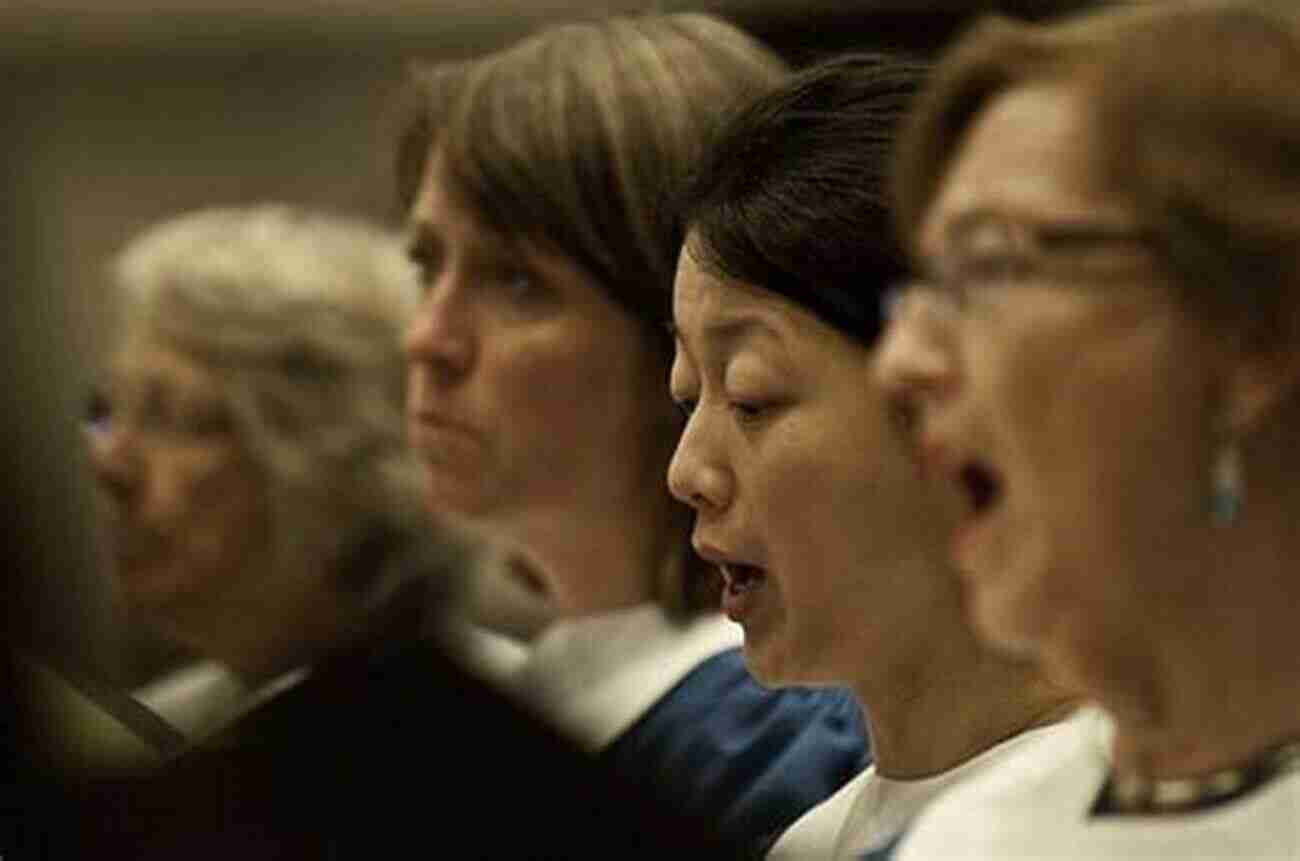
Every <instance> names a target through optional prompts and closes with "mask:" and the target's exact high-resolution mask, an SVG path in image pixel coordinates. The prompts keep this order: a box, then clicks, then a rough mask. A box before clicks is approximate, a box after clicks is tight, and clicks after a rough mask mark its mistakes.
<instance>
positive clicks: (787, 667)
mask: <svg viewBox="0 0 1300 861" xmlns="http://www.w3.org/2000/svg"><path fill="white" fill-rule="evenodd" d="M772 646H773V644H772V643H770V642H769V643H765V644H764V645H762V646H760V645H757V644H755V643H754V641H753V639H752V638H750V636H749V635H748V634H746V635H745V650H744V651H745V668H746V669H748V670H749V674H750V675H751V676H753V677H754V681H756V682H758V683H759V684H760V685H762V686H763V687H765V688H784V687H789V686H791V685H803V684H808V682H807V680H806V679H804V678H803V677H802V675H801V674H800V673H798V672H795V671H794V668H793V667H792V666H791V661H790V659H789V656H788V655H786V654H784V653H783V652H780V651H779V650H776V649H773V648H772Z"/></svg>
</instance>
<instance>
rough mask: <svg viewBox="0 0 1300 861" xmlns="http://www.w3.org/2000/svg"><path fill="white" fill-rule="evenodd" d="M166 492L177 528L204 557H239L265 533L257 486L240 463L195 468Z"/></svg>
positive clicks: (210, 464)
mask: <svg viewBox="0 0 1300 861" xmlns="http://www.w3.org/2000/svg"><path fill="white" fill-rule="evenodd" d="M170 492H171V493H172V494H173V496H172V499H173V502H174V506H175V508H174V510H175V513H176V527H177V529H178V530H183V531H185V532H186V533H187V534H188V536H189V540H188V542H187V543H188V544H189V546H191V547H192V548H194V549H195V550H196V551H198V552H200V553H202V554H203V555H205V556H214V557H217V556H219V557H224V556H228V555H238V554H239V553H240V552H242V548H244V547H246V546H248V545H250V544H252V543H255V541H256V540H257V538H258V537H259V536H261V535H262V533H263V532H264V529H263V521H264V516H263V515H264V512H265V506H264V502H263V499H262V495H261V492H260V487H259V485H258V482H256V481H255V480H254V479H253V477H252V476H251V475H250V474H249V473H248V471H247V470H246V469H245V468H244V467H243V466H242V465H241V464H239V463H236V462H230V461H227V462H221V463H205V464H196V465H194V466H193V468H192V469H189V470H186V471H184V472H182V473H181V474H179V475H178V476H177V477H176V481H175V483H174V485H173V487H172V488H171V491H170ZM182 537H183V536H182Z"/></svg>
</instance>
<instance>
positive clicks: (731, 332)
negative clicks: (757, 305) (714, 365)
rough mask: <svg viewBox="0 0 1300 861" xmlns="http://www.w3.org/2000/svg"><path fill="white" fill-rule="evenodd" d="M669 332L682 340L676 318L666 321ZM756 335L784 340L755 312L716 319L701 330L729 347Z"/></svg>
mask: <svg viewBox="0 0 1300 861" xmlns="http://www.w3.org/2000/svg"><path fill="white" fill-rule="evenodd" d="M665 326H666V328H667V329H668V334H669V335H671V336H672V337H673V339H674V340H675V341H677V342H679V343H680V342H681V341H682V334H681V329H680V328H679V327H678V326H677V323H676V321H675V320H668V321H667V322H666V323H665ZM755 335H761V336H765V337H767V338H770V339H773V340H776V341H783V340H784V339H783V338H782V337H781V332H780V330H779V329H777V327H775V326H773V325H772V324H771V323H770V322H769V321H767V320H765V319H764V318H763V317H762V316H760V315H758V314H754V313H745V314H739V315H735V316H730V317H725V318H723V319H721V320H714V321H710V322H708V323H706V324H705V325H704V326H703V327H702V329H701V332H700V336H701V337H702V338H704V339H707V340H712V341H717V342H720V344H721V346H722V347H724V348H725V347H728V346H730V345H732V344H734V343H736V342H737V341H743V340H746V339H749V338H752V337H753V336H755Z"/></svg>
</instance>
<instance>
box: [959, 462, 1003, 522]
mask: <svg viewBox="0 0 1300 861" xmlns="http://www.w3.org/2000/svg"><path fill="white" fill-rule="evenodd" d="M958 481H959V482H960V484H961V488H962V490H963V491H964V492H965V493H966V498H967V499H968V500H970V505H971V511H972V512H973V513H974V514H975V516H976V517H981V516H983V515H984V514H987V513H988V511H989V510H990V509H992V508H993V507H994V506H995V505H997V503H998V501H999V500H1000V499H1001V498H1002V479H1001V477H1000V476H999V475H998V474H997V473H996V472H994V471H993V469H991V468H990V467H988V466H986V465H985V464H982V463H979V462H978V461H972V462H971V463H968V464H966V465H965V466H963V467H962V468H961V472H960V473H959V474H958Z"/></svg>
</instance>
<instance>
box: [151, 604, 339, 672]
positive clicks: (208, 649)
mask: <svg viewBox="0 0 1300 861" xmlns="http://www.w3.org/2000/svg"><path fill="white" fill-rule="evenodd" d="M324 591H327V592H328V591H329V590H324ZM357 622H358V620H357V619H356V618H354V614H349V613H348V612H347V610H346V607H345V603H344V601H342V600H340V598H339V596H337V595H335V594H333V593H332V592H331V593H330V594H320V592H319V591H318V592H316V593H313V594H310V595H303V596H300V600H298V601H296V602H294V603H293V604H292V606H291V607H286V606H277V607H274V608H268V607H266V606H265V605H262V604H258V603H257V602H256V601H250V602H248V603H247V604H245V605H241V606H230V607H227V608H225V609H224V611H223V613H222V614H221V615H220V616H219V617H218V616H216V615H207V616H205V617H204V618H203V619H202V620H198V621H196V622H194V623H193V624H188V625H185V626H184V630H177V631H176V635H177V636H178V638H180V639H182V640H184V641H185V642H187V643H189V644H190V645H192V646H193V647H195V648H196V649H197V650H198V651H199V652H200V653H202V654H203V655H205V656H207V657H210V658H212V659H213V660H216V661H219V662H221V663H222V664H224V665H226V666H227V667H229V668H230V669H231V671H233V672H234V673H235V675H237V676H238V677H239V679H240V681H241V682H243V683H244V684H245V685H247V686H249V687H256V686H258V685H261V684H265V683H266V682H268V681H270V680H271V679H273V678H275V677H276V676H278V675H280V674H282V673H286V672H288V671H289V670H292V669H294V668H296V667H299V666H303V665H305V664H310V663H312V662H313V661H314V660H316V659H317V658H319V657H320V656H321V655H322V654H323V653H324V652H326V651H328V650H331V649H333V648H336V647H338V646H340V645H342V644H343V642H344V641H346V640H347V639H349V638H350V637H351V636H352V635H353V634H354V633H355V629H356V628H357Z"/></svg>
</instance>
